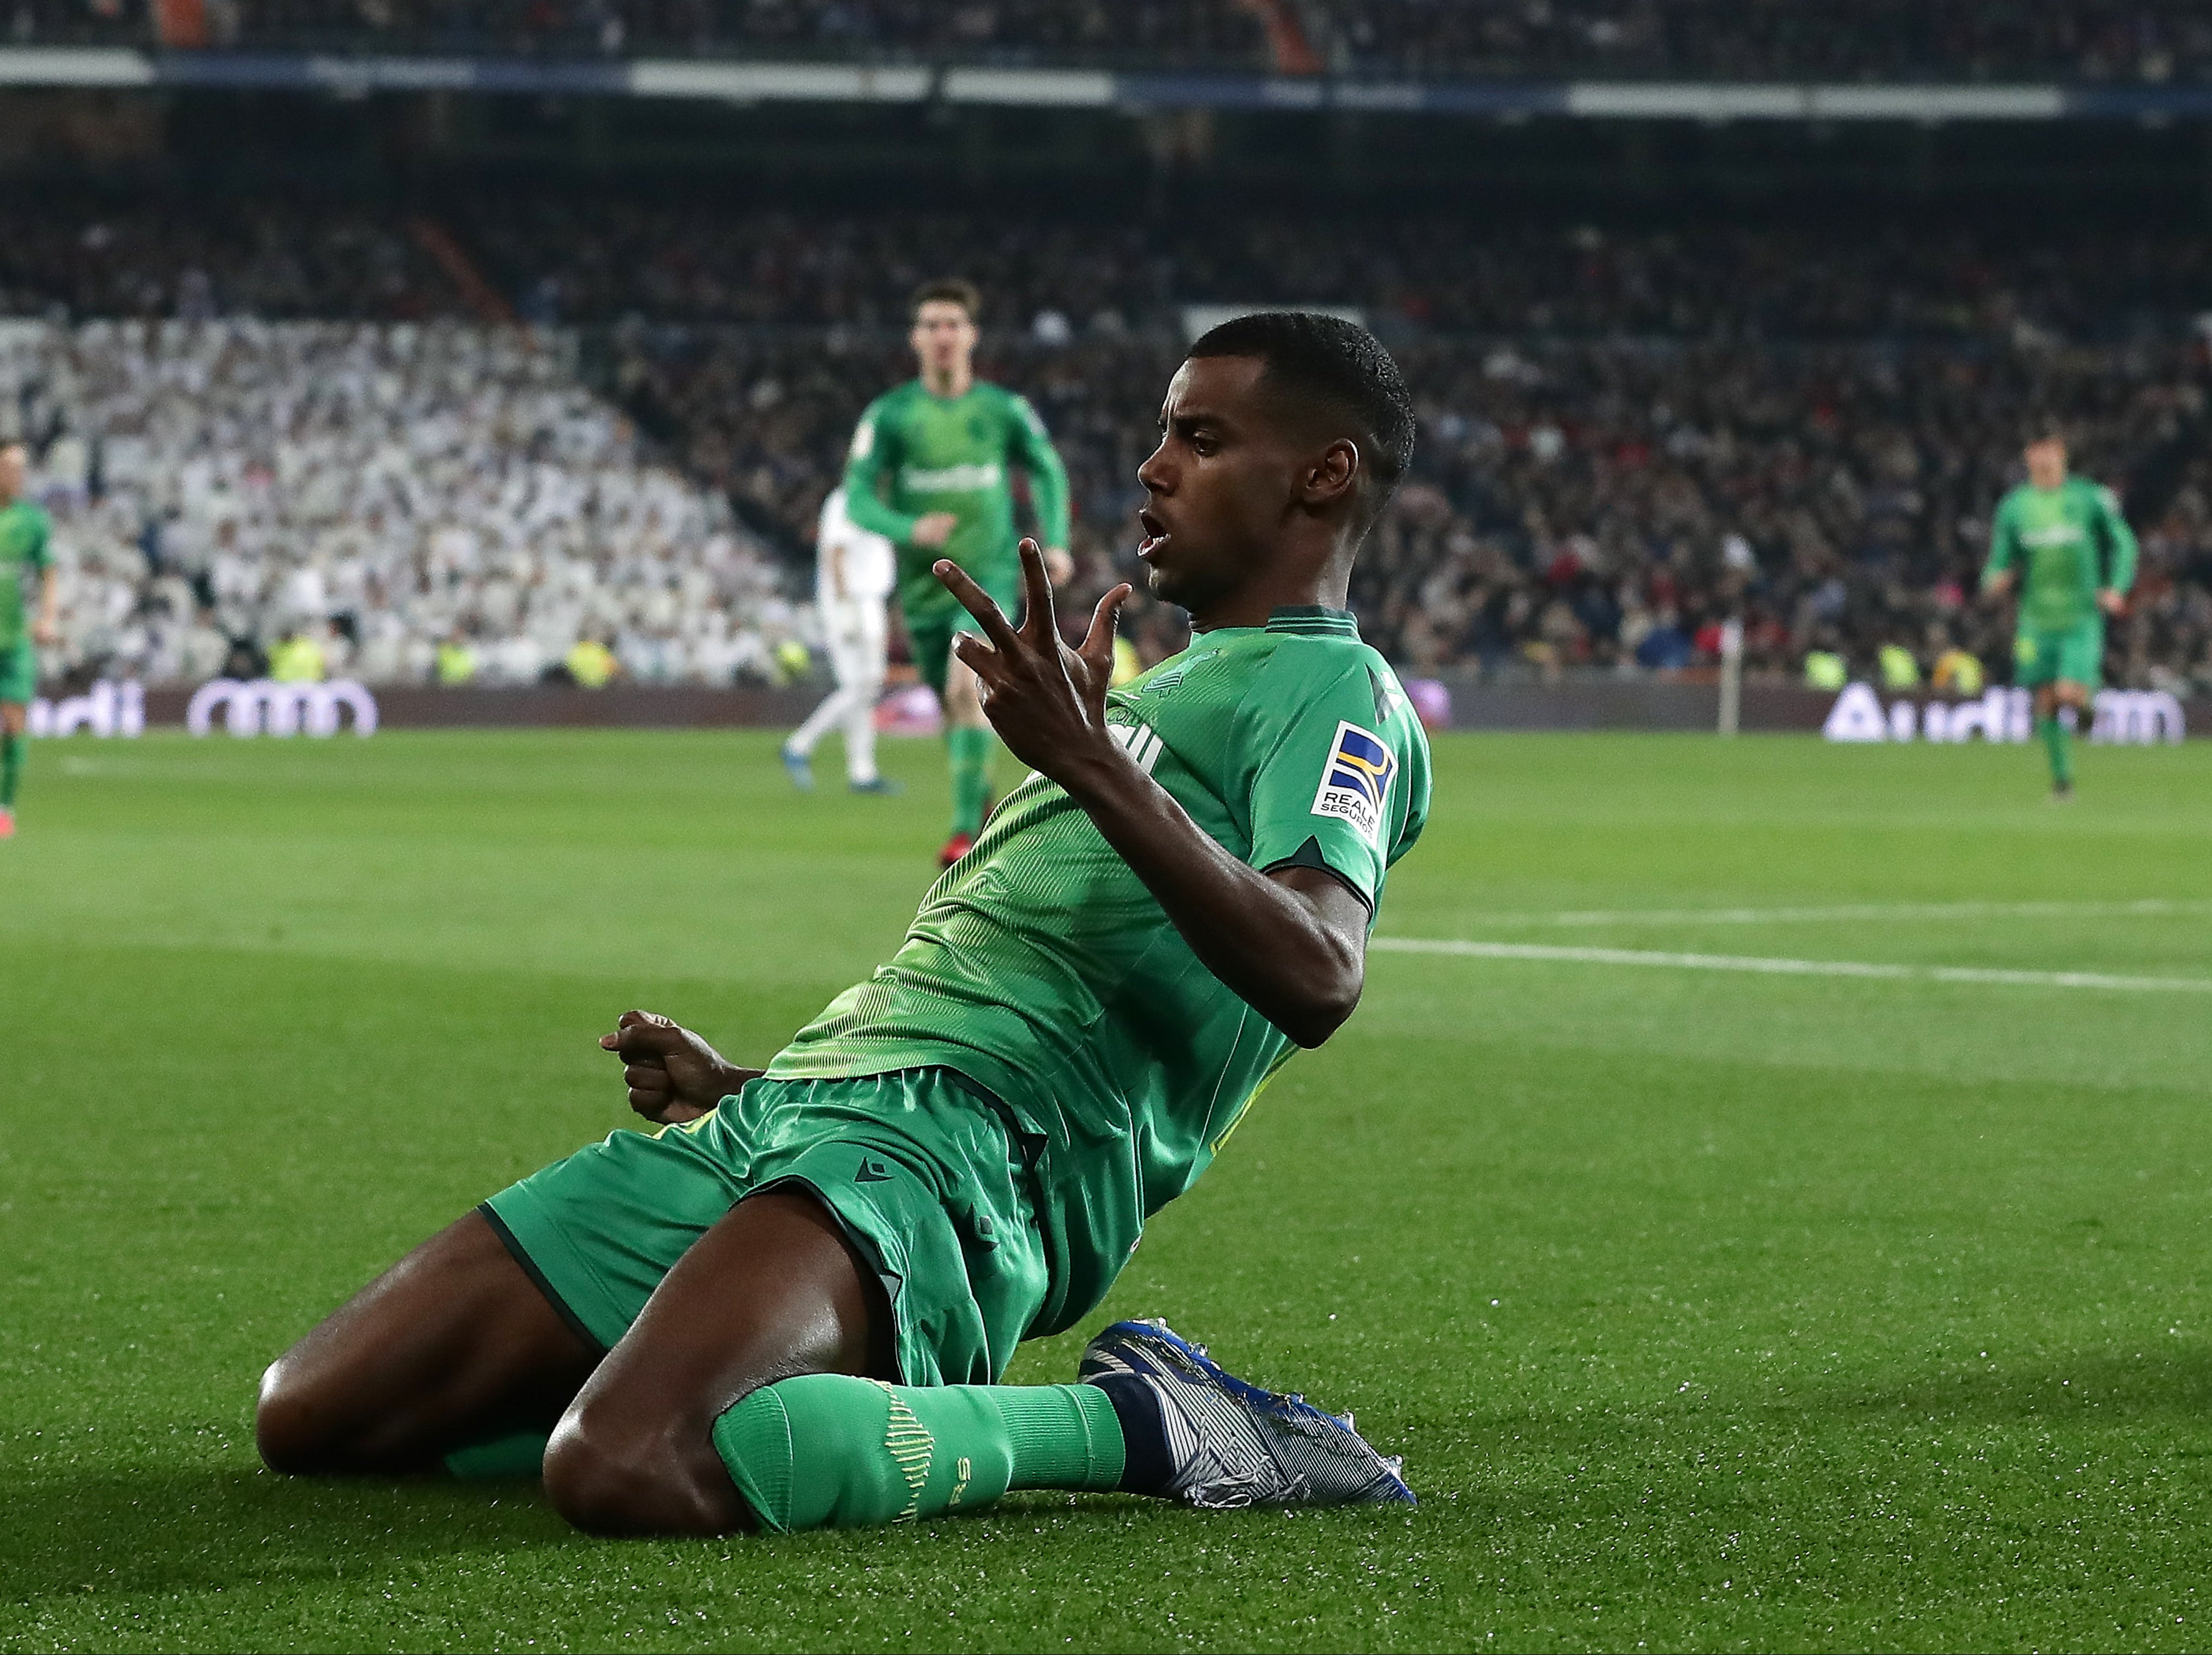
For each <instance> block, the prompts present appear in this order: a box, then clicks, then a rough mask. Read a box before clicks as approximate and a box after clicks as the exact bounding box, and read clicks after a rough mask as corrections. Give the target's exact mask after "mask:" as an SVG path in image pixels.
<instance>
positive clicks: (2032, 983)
mask: <svg viewBox="0 0 2212 1655" xmlns="http://www.w3.org/2000/svg"><path fill="white" fill-rule="evenodd" d="M1368 946H1370V948H1379V949H1383V950H1384V951H1386V952H1390V953H1395V954H1456V955H1460V956H1462V957H1464V958H1474V959H1524V960H1545V961H1552V962H1554V963H1559V964H1571V965H1646V966H1658V967H1661V968H1664V969H1672V970H1687V971H1750V972H1755V973H1758V974H1760V975H1763V976H1768V977H1876V978H1882V979H1886V980H1888V981H1892V982H1911V983H1996V984H2001V985H2003V986H2006V987H2009V988H2020V989H2123V990H2130V989H2131V990H2134V991H2136V992H2138V993H2149V994H2212V977H2120V976H2116V975H2114V974H2112V973H2110V972H2106V971H2006V970H1995V969H1990V968H1985V967H1983V966H1978V965H1886V964H1874V963H1870V962H1869V961H1865V960H1852V959H1776V958H1770V957H1768V956H1766V955H1764V954H1673V953H1656V952H1645V951H1644V950H1641V949H1634V948H1561V947H1553V946H1548V945H1547V944H1544V943H1539V942H1462V941H1460V940H1456V939H1454V938H1449V937H1376V938H1375V939H1374V940H1372V941H1371V942H1370V943H1369V945H1368Z"/></svg>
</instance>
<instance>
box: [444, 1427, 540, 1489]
mask: <svg viewBox="0 0 2212 1655" xmlns="http://www.w3.org/2000/svg"><path fill="white" fill-rule="evenodd" d="M545 1443H546V1436H545V1433H544V1432H543V1431H518V1432H516V1433H514V1434H513V1436H511V1437H495V1438H494V1439H492V1440H491V1441H489V1442H476V1443H471V1444H470V1445H468V1446H467V1447H466V1448H456V1449H455V1450H453V1452H452V1453H450V1454H448V1455H447V1456H446V1469H447V1470H448V1471H450V1472H452V1473H453V1475H454V1476H457V1477H459V1478H461V1479H462V1480H463V1481H464V1482H483V1481H488V1480H492V1479H500V1478H506V1477H534V1476H537V1475H538V1473H539V1472H540V1471H542V1470H543V1469H544V1466H545Z"/></svg>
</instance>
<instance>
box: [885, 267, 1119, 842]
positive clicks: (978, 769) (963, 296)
mask: <svg viewBox="0 0 2212 1655" xmlns="http://www.w3.org/2000/svg"><path fill="white" fill-rule="evenodd" d="M980 304H981V300H980V299H979V297H978V295H977V294H976V292H975V289H974V288H973V287H972V286H970V285H969V283H965V282H932V283H928V284H927V286H925V287H923V288H922V289H921V290H920V291H919V292H917V293H916V294H915V296H914V332H913V333H912V335H911V336H910V338H911V339H912V342H913V344H914V353H915V356H916V357H918V358H919V359H920V362H921V377H919V378H918V379H913V380H908V381H907V382H906V383H905V384H904V385H902V386H898V387H896V389H894V390H890V391H887V392H884V394H883V395H882V396H880V397H878V398H877V399H875V401H873V402H872V403H870V404H869V405H868V409H867V411H866V413H864V414H862V415H861V416H860V426H859V429H856V430H855V431H854V434H853V452H852V455H851V457H850V458H849V459H848V460H847V462H846V466H845V501H846V510H847V512H848V514H850V515H851V517H852V520H854V522H855V523H857V524H859V525H860V527H862V528H864V529H866V530H868V531H870V532H872V533H876V534H880V535H883V536H884V537H885V538H888V539H889V540H890V542H891V544H892V545H895V546H896V547H897V548H898V599H899V607H900V609H901V610H902V611H903V612H904V614H905V616H906V630H907V637H908V642H911V643H912V645H913V646H914V659H915V666H917V667H918V668H919V669H920V670H921V676H922V678H924V679H925V680H926V681H927V683H928V685H929V687H930V688H931V689H933V690H934V691H937V694H938V697H939V700H941V701H942V702H943V703H945V748H946V751H947V756H948V758H949V759H950V761H951V768H952V829H951V837H948V838H947V839H946V841H945V850H944V854H943V855H942V857H941V858H940V860H941V861H942V862H943V864H944V866H945V867H951V866H952V864H953V863H955V862H957V861H959V860H960V859H961V857H963V856H964V855H967V854H968V851H969V848H970V847H971V846H973V845H974V843H975V836H976V835H977V834H978V833H980V832H981V831H982V827H983V814H984V812H985V811H987V809H988V808H989V807H990V802H991V751H992V748H993V747H994V745H996V738H995V737H994V736H993V734H992V733H991V727H990V724H989V722H988V721H987V720H986V719H985V718H984V716H983V707H982V703H981V699H980V698H979V697H978V696H977V694H976V690H975V673H974V672H970V671H969V668H968V666H966V664H965V663H964V662H963V661H961V660H959V659H958V657H957V656H956V655H954V654H953V653H952V638H953V635H954V634H955V633H956V632H974V631H976V630H978V627H977V624H976V622H975V619H974V618H972V617H971V616H970V615H969V613H968V611H966V610H964V609H963V608H962V607H961V606H960V605H959V604H958V603H957V601H956V600H955V599H953V597H952V595H951V593H949V592H947V591H946V590H945V587H944V585H943V584H942V583H941V582H940V581H939V580H938V579H937V577H936V576H935V575H933V574H932V573H931V572H930V570H931V567H932V565H933V564H934V563H936V562H937V561H938V560H939V559H940V558H949V559H951V562H953V563H955V564H957V565H958V566H959V567H960V568H961V569H965V570H966V571H967V572H968V573H969V575H972V576H973V577H974V578H975V581H976V583H977V584H978V585H979V586H981V587H982V588H983V590H984V591H985V592H986V593H989V594H990V596H991V598H992V599H993V600H994V601H995V602H996V603H997V604H998V605H1000V607H1001V608H1002V609H1006V610H1012V608H1013V607H1014V606H1015V605H1014V599H1015V594H1016V593H1017V592H1018V590H1019V588H1020V586H1021V563H1020V559H1019V557H1018V554H1017V552H1016V551H1015V546H1016V544H1017V538H1016V535H1015V532H1014V496H1013V489H1012V475H1011V473H1012V469H1013V468H1014V467H1016V466H1018V467H1020V468H1021V469H1022V470H1023V471H1025V472H1028V473H1029V478H1030V506H1031V508H1033V510H1034V511H1035V513H1036V520H1037V538H1038V539H1039V540H1040V541H1041V542H1042V544H1043V545H1044V548H1045V553H1044V557H1045V567H1046V569H1047V571H1048V573H1049V574H1050V575H1051V577H1052V581H1053V584H1054V586H1065V585H1066V583H1067V579H1068V576H1069V575H1072V574H1073V572H1074V569H1075V563H1074V560H1073V558H1072V557H1069V556H1068V553H1067V472H1066V469H1065V468H1064V467H1062V465H1060V456H1059V455H1058V454H1056V453H1054V452H1053V447H1052V442H1051V440H1050V439H1049V438H1048V437H1047V436H1046V435H1045V431H1044V422H1043V421H1042V420H1040V419H1039V418H1038V417H1037V416H1036V410H1035V409H1034V408H1032V407H1030V405H1029V404H1028V402H1027V401H1025V400H1024V399H1022V398H1020V397H1018V396H1016V395H1015V394H1014V393H1013V392H1011V391H1007V390H1005V389H1003V388H1001V387H1000V386H995V385H987V384H982V383H980V382H979V381H978V380H976V378H975V368H974V360H975V338H976V329H975V315H976V311H977V309H978V308H979V307H980Z"/></svg>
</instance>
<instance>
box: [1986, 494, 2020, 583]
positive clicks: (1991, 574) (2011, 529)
mask: <svg viewBox="0 0 2212 1655" xmlns="http://www.w3.org/2000/svg"><path fill="white" fill-rule="evenodd" d="M2012 502H2013V497H2012V496H2010V495H2007V496H2005V497H2004V498H2003V499H2002V500H2000V501H1999V502H1997V508H1996V511H1994V512H1992V513H1991V514H1990V560H1989V562H1988V563H1986V564H1985V565H1984V567H1983V569H1982V584H1983V585H1984V586H1987V585H1989V583H1990V581H1993V580H1995V579H1996V577H1997V576H1998V575H2002V574H2003V573H2004V572H2005V570H2007V569H2010V568H2011V567H2012V566H2013V565H2014V563H2016V562H2017V561H2018V560H2019V557H2020V529H2019V526H2018V525H2017V524H2015V522H2014V521H2013V512H2012Z"/></svg>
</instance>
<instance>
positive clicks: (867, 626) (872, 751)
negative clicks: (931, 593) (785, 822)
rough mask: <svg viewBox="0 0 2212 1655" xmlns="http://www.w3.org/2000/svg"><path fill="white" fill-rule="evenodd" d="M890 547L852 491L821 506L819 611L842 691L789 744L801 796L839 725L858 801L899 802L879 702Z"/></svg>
mask: <svg viewBox="0 0 2212 1655" xmlns="http://www.w3.org/2000/svg"><path fill="white" fill-rule="evenodd" d="M896 558H897V554H896V552H895V551H894V550H893V549H892V546H891V543H890V541H889V540H886V539H885V538H884V537H883V536H882V535H880V534H872V533H871V532H868V531H867V530H866V529H864V528H862V527H861V526H860V525H859V524H857V523H855V522H854V520H852V518H851V517H850V516H848V514H846V511H845V491H844V490H842V489H836V490H831V492H830V495H829V498H828V499H827V500H825V501H823V502H822V520H821V524H820V526H819V527H818V529H817V532H816V536H815V591H814V601H815V606H816V608H817V610H818V611H820V613H821V616H822V637H823V643H824V645H825V646H826V647H827V648H828V649H829V668H830V671H832V672H835V673H836V677H837V687H836V689H834V690H832V691H830V692H829V694H828V695H827V696H825V697H823V701H822V704H821V705H820V706H819V707H817V708H816V709H814V710H813V712H812V713H811V714H809V715H808V716H807V720H806V722H805V723H804V724H802V725H800V726H799V727H798V728H797V729H796V730H794V731H793V732H792V734H791V739H789V740H788V741H787V742H785V743H784V744H783V767H784V769H785V770H788V771H789V772H790V773H791V779H792V781H793V782H795V783H796V784H797V785H798V786H799V788H801V789H802V790H804V789H808V788H812V787H813V785H814V745H815V743H817V741H819V740H821V739H822V738H823V736H825V735H827V734H828V733H829V729H830V727H831V726H833V725H842V726H843V727H844V731H845V776H846V780H847V782H848V785H849V786H850V787H851V788H852V790H853V791H854V793H877V794H895V793H897V792H898V791H899V784H898V783H897V782H893V781H891V780H890V779H889V778H888V777H885V776H879V775H878V774H877V773H876V698H877V697H878V696H880V695H881V694H882V693H883V689H884V631H885V627H886V618H885V613H884V605H886V604H887V603H888V602H889V601H890V595H891V587H892V585H893V582H894V580H895V577H896Z"/></svg>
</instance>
